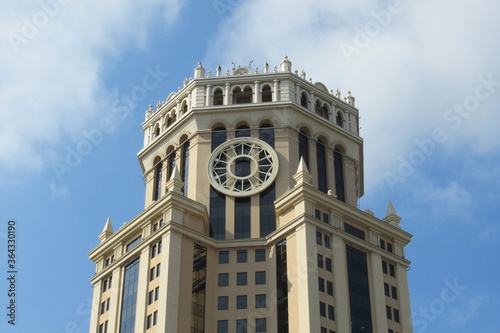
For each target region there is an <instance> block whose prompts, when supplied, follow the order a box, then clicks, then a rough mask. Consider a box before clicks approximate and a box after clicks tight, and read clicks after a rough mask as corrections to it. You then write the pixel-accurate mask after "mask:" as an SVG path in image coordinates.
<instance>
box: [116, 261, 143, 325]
mask: <svg viewBox="0 0 500 333" xmlns="http://www.w3.org/2000/svg"><path fill="white" fill-rule="evenodd" d="M138 278H139V258H137V259H136V260H134V261H133V262H131V263H130V264H128V265H127V266H126V267H125V274H124V276H123V281H124V283H123V293H122V304H121V315H120V318H121V319H120V333H134V326H135V309H136V305H137V281H138Z"/></svg>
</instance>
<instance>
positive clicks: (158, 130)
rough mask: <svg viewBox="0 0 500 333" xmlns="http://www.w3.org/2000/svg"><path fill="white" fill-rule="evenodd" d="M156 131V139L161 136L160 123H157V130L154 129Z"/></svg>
mask: <svg viewBox="0 0 500 333" xmlns="http://www.w3.org/2000/svg"><path fill="white" fill-rule="evenodd" d="M154 133H155V134H154V136H155V139H156V138H157V137H159V136H160V125H158V124H157V125H156V126H155V131H154Z"/></svg>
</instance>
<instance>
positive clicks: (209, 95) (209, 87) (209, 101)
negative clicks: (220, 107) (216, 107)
mask: <svg viewBox="0 0 500 333" xmlns="http://www.w3.org/2000/svg"><path fill="white" fill-rule="evenodd" d="M206 94H207V96H206V101H205V105H206V106H212V104H213V103H212V102H213V98H212V85H211V84H207V89H206Z"/></svg>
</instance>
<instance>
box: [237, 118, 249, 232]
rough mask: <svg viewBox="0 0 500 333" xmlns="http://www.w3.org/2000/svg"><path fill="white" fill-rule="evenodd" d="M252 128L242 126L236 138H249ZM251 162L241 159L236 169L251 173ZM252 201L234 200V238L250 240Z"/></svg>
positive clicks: (247, 199) (238, 129)
mask: <svg viewBox="0 0 500 333" xmlns="http://www.w3.org/2000/svg"><path fill="white" fill-rule="evenodd" d="M249 136H250V128H249V127H248V126H240V127H238V128H237V129H236V137H237V138H242V137H249ZM250 166H251V165H250V161H249V160H247V159H240V161H239V162H237V165H236V169H238V170H239V172H241V174H243V175H248V174H249V173H250ZM250 208H251V201H250V197H244V198H235V200H234V221H235V226H234V238H235V239H241V238H250V234H251V231H250V228H251V209H250Z"/></svg>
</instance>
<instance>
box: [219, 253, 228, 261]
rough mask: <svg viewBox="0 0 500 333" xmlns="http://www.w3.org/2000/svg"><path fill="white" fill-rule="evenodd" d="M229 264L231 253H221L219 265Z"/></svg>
mask: <svg viewBox="0 0 500 333" xmlns="http://www.w3.org/2000/svg"><path fill="white" fill-rule="evenodd" d="M228 263H229V251H219V264H228Z"/></svg>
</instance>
